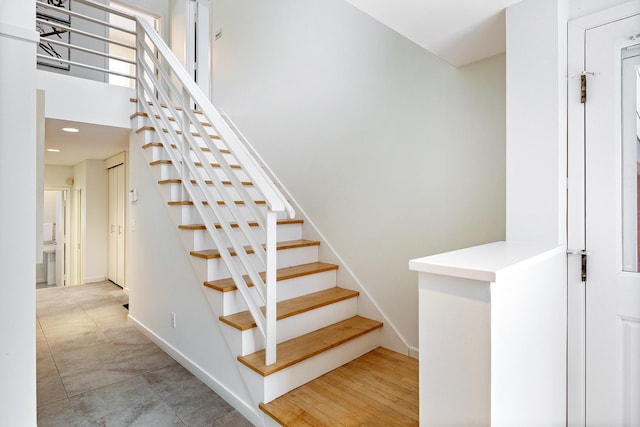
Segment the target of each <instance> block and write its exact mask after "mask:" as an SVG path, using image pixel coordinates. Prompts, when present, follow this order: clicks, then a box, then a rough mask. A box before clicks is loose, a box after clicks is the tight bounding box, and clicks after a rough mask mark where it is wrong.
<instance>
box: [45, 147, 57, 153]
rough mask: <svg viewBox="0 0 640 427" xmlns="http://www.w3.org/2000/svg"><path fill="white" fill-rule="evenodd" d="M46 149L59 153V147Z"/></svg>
mask: <svg viewBox="0 0 640 427" xmlns="http://www.w3.org/2000/svg"><path fill="white" fill-rule="evenodd" d="M47 151H49V152H51V153H59V152H60V149H59V148H47Z"/></svg>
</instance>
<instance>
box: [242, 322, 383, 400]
mask: <svg viewBox="0 0 640 427" xmlns="http://www.w3.org/2000/svg"><path fill="white" fill-rule="evenodd" d="M378 346H380V329H375V330H373V331H370V332H367V333H366V334H364V335H362V336H359V337H358V338H354V339H352V340H350V341H347V342H346V343H343V344H341V345H339V346H337V347H334V348H332V349H330V350H327V351H324V352H322V353H320V354H317V355H315V356H313V357H310V358H308V359H306V360H303V361H301V362H298V363H296V364H294V365H292V366H289V367H287V368H284V369H282V370H280V371H278V372H275V373H273V374H271V375H268V376H266V377H263V376H262V375H261V374H259V373H257V372H255V371H254V370H252V369H250V368H248V367H247V366H245V365H243V364H240V365H241V366H240V372H241V373H242V376H243V378H244V380H245V382H246V384H247V387H248V389H249V392H250V393H251V395H252V398H253V400H254V401H255V402H262V403H269V402H271V401H272V400H274V399H276V398H278V397H280V396H282V395H283V394H285V393H288V392H289V391H291V390H293V389H294V388H297V387H300V386H301V385H303V384H306V383H308V382H309V381H312V380H314V379H316V378H318V377H319V376H321V375H324V374H326V373H327V372H329V371H332V370H334V369H336V368H339V367H340V366H342V365H344V364H346V363H349V362H350V361H352V360H354V359H357V358H358V357H360V356H362V355H364V354H365V353H368V352H370V351H371V350H373V349H375V348H377V347H378Z"/></svg>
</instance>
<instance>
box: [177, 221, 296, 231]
mask: <svg viewBox="0 0 640 427" xmlns="http://www.w3.org/2000/svg"><path fill="white" fill-rule="evenodd" d="M302 223H304V221H303V220H301V219H283V220H278V221H276V225H290V224H302ZM247 224H248V225H249V227H257V226H258V225H259V224H258V222H256V221H249V222H248V223H247ZM229 225H230V226H231V228H238V223H237V222H232V223H229ZM216 228H217V229H220V228H222V226H221V225H220V224H216ZM178 229H180V230H191V231H196V230H206V229H207V227H206V226H205V225H204V224H182V225H179V226H178Z"/></svg>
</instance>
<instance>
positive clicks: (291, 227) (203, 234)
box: [192, 224, 302, 251]
mask: <svg viewBox="0 0 640 427" xmlns="http://www.w3.org/2000/svg"><path fill="white" fill-rule="evenodd" d="M250 229H251V232H252V235H253V236H254V237H255V238H256V239H257V240H258V241H259V242H261V243H265V242H266V238H267V237H266V232H265V231H264V230H263V229H261V228H260V227H250ZM192 233H193V239H192V245H193V250H196V251H199V250H201V249H212V248H215V247H216V246H215V245H214V243H213V239H212V238H211V235H210V234H209V232H208V231H206V230H196V231H192ZM233 235H234V236H235V237H236V238H237V239H238V240H239V241H240V242H242V244H243V245H248V244H249V241H248V240H247V238H246V236H245V235H244V233H243V232H242V230H240V228H234V229H233ZM301 236H302V224H281V225H278V226H277V228H276V239H277V240H278V241H279V242H285V241H289V240H298V239H301V238H302V237H301ZM224 241H225V243H226V244H225V246H227V247H229V243H228V242H227V240H226V238H225V239H224Z"/></svg>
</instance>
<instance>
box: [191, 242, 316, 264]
mask: <svg viewBox="0 0 640 427" xmlns="http://www.w3.org/2000/svg"><path fill="white" fill-rule="evenodd" d="M319 245H320V242H317V241H313V240H304V239H299V240H288V241H285V242H278V243H276V249H277V250H279V251H281V250H285V249H295V248H303V247H306V246H319ZM245 251H246V252H247V253H248V254H252V253H253V249H251V247H250V246H245ZM230 253H231V255H232V256H235V255H236V253H235V251H233V250H231V251H230ZM189 254H190V255H191V256H194V257H197V258H204V259H214V258H220V252H218V250H217V249H204V250H201V251H191V252H189Z"/></svg>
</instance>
